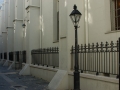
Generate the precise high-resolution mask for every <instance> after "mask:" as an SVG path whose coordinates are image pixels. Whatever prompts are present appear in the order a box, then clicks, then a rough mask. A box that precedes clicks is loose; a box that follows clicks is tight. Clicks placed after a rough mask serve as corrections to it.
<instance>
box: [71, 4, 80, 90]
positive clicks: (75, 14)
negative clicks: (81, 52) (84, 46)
mask: <svg viewBox="0 0 120 90" xmlns="http://www.w3.org/2000/svg"><path fill="white" fill-rule="evenodd" d="M73 9H74V10H73V11H72V12H71V14H70V18H71V20H72V22H73V24H74V27H75V66H74V90H80V77H79V75H80V72H79V65H78V52H77V51H78V37H77V28H78V24H79V21H80V18H81V16H82V14H81V13H80V12H79V11H78V10H77V6H76V5H74V8H73Z"/></svg>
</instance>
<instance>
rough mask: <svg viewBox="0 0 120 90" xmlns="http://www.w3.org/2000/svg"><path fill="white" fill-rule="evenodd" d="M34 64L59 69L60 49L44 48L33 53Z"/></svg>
mask: <svg viewBox="0 0 120 90" xmlns="http://www.w3.org/2000/svg"><path fill="white" fill-rule="evenodd" d="M31 54H32V64H34V65H35V64H37V65H42V66H44V65H46V66H47V67H48V66H53V68H55V67H59V48H58V47H52V48H44V49H36V50H32V51H31Z"/></svg>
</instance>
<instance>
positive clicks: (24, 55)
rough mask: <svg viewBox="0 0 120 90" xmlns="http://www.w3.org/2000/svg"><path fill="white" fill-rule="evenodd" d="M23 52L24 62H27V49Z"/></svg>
mask: <svg viewBox="0 0 120 90" xmlns="http://www.w3.org/2000/svg"><path fill="white" fill-rule="evenodd" d="M22 54H23V63H26V51H22Z"/></svg>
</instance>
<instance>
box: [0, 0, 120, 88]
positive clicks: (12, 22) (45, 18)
mask: <svg viewBox="0 0 120 90" xmlns="http://www.w3.org/2000/svg"><path fill="white" fill-rule="evenodd" d="M74 4H76V5H77V9H78V10H79V11H80V12H81V13H82V17H81V19H80V23H79V26H80V27H79V28H78V44H79V45H81V44H87V45H88V44H89V43H91V44H92V43H95V44H96V43H97V42H98V43H99V45H100V42H103V43H105V42H106V41H107V42H109V43H110V42H111V41H113V42H115V43H116V41H117V40H118V38H119V36H120V32H119V30H120V16H119V15H120V11H119V9H120V1H119V0H4V3H3V5H2V9H1V10H0V31H1V32H0V53H2V56H3V58H1V63H3V62H5V63H4V64H6V65H13V67H14V62H16V58H15V57H16V53H15V52H16V51H20V52H21V51H26V63H22V66H23V69H22V70H21V72H20V74H22V75H33V76H36V77H38V78H43V79H45V80H47V81H49V82H50V84H49V86H48V88H49V89H51V90H65V89H73V69H71V68H72V65H73V62H72V61H71V54H70V53H71V47H72V45H73V46H74V42H75V41H74V39H75V38H74V37H75V36H74V33H75V31H74V26H73V24H72V21H71V19H70V17H69V15H70V13H71V11H72V10H73V5H74ZM52 47H58V48H59V54H58V56H57V57H58V58H59V59H58V60H56V59H55V60H54V61H52V62H51V61H50V64H51V63H53V62H55V63H58V62H59V67H57V68H52V67H49V66H47V65H44V66H43V65H39V64H40V63H38V62H35V64H33V63H32V59H33V57H32V55H31V51H32V50H33V49H39V50H40V49H43V51H44V49H46V50H48V52H47V54H48V53H51V52H54V49H52ZM48 48H51V49H48ZM49 50H51V51H49ZM52 50H53V51H52ZM55 50H57V48H56V49H55ZM10 52H13V53H14V59H13V61H9V59H10V58H9V55H10V54H9V53H10ZM4 53H7V59H5V58H4ZM42 54H44V55H45V53H42ZM19 55H20V53H19ZM101 55H102V54H101ZM106 55H107V54H106ZM111 55H112V54H111ZM41 57H42V58H41ZM41 57H39V58H38V57H37V58H36V59H38V61H39V60H41V61H40V62H42V60H45V57H47V56H45V57H44V56H41ZM91 57H92V56H91ZM106 57H108V56H106ZM114 57H115V56H114ZM116 57H117V56H116ZM49 58H52V59H53V57H49ZM54 58H56V57H54ZM4 59H5V60H4ZM19 60H21V58H20V57H19ZM115 60H118V58H116V59H115ZM57 61H58V62H57ZM43 62H44V61H43ZM48 62H49V61H48ZM109 62H110V61H109ZM19 63H20V62H19ZM19 63H18V64H17V65H19ZM45 63H46V62H45ZM55 63H54V64H55ZM105 63H107V61H106V62H105ZM115 63H117V61H116V62H115ZM115 63H114V64H115ZM94 64H95V63H94ZM99 64H100V63H99ZM100 65H101V64H100ZM100 65H99V66H100ZM104 65H105V64H104ZM46 66H47V67H46ZM109 66H110V65H109ZM114 69H117V70H118V68H117V65H116V67H114ZM117 70H115V71H117ZM104 74H105V73H104ZM117 74H118V72H117ZM110 75H111V74H110ZM54 84H56V85H54ZM118 84H119V83H118V79H116V78H115V76H114V75H111V77H105V76H104V75H103V73H101V74H100V76H96V75H95V74H94V73H93V72H92V73H91V72H90V73H89V72H84V73H82V74H81V90H118Z"/></svg>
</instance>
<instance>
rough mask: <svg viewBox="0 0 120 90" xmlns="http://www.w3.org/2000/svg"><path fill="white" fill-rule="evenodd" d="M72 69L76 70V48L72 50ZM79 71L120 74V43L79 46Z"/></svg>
mask: <svg viewBox="0 0 120 90" xmlns="http://www.w3.org/2000/svg"><path fill="white" fill-rule="evenodd" d="M71 58H72V62H71V65H72V69H74V61H75V47H73V46H72V49H71ZM78 58H79V69H80V71H81V72H83V71H90V72H96V74H97V75H98V74H99V73H104V74H108V75H110V74H113V75H118V74H119V42H118V41H117V42H116V43H114V42H113V41H111V43H108V42H106V43H105V44H103V42H101V43H100V44H99V43H96V44H94V43H92V44H88V45H86V44H84V45H83V44H81V45H78Z"/></svg>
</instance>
